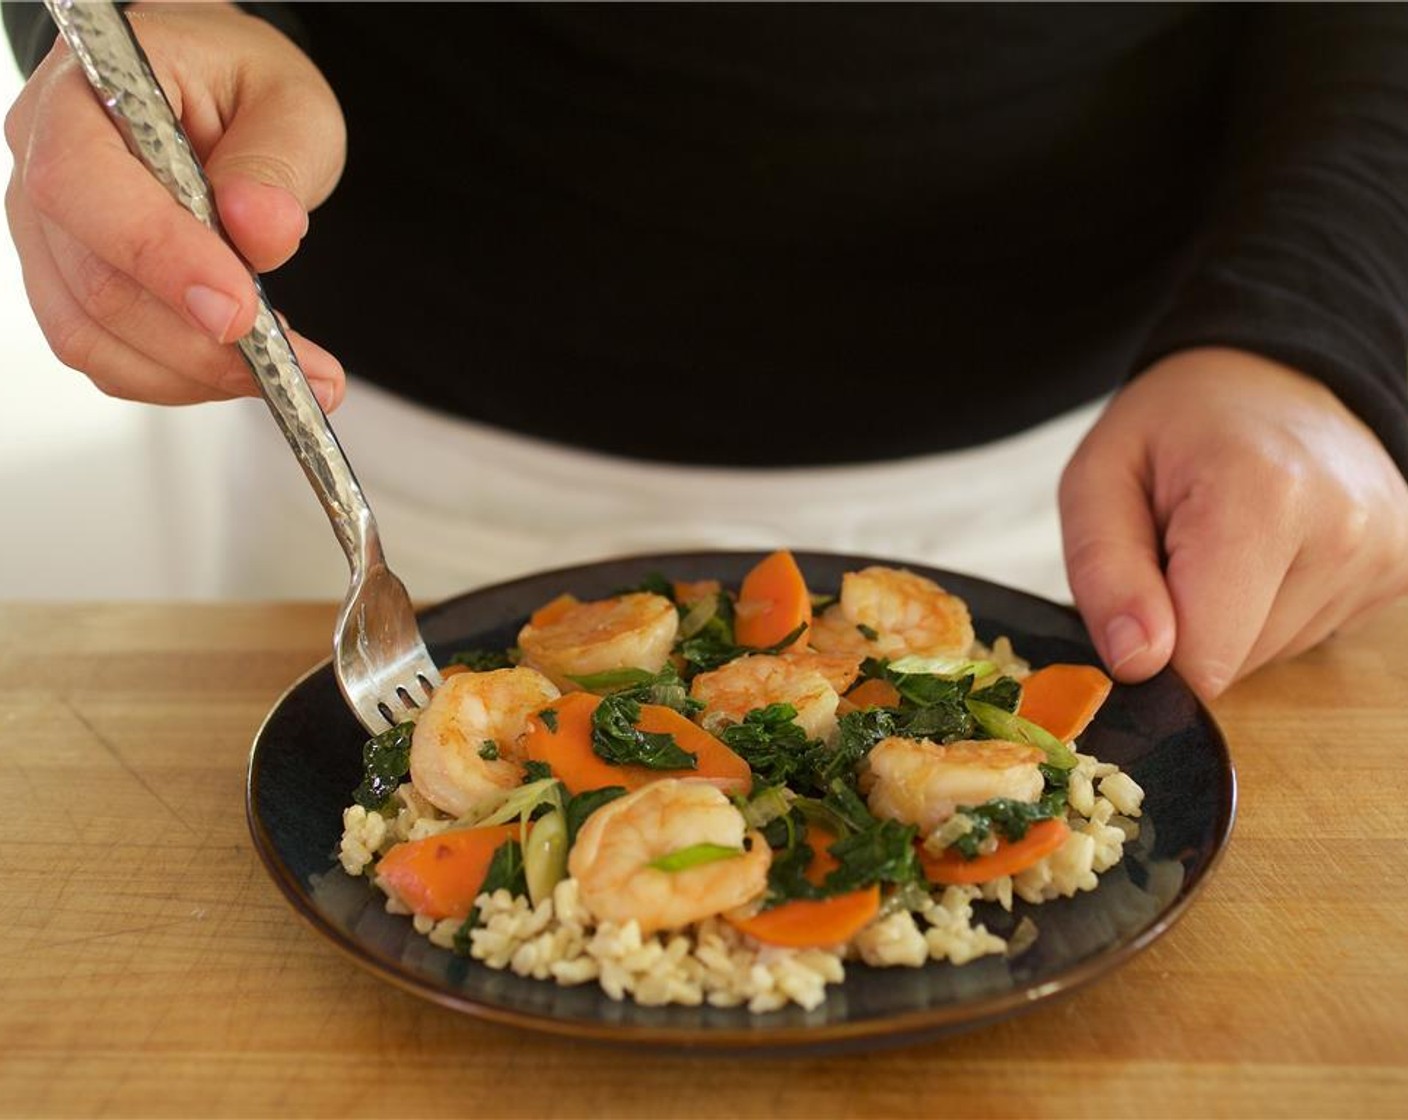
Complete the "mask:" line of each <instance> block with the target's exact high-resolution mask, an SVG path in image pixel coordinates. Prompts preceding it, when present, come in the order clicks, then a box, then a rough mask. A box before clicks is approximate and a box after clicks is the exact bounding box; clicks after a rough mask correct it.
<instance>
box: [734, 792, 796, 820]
mask: <svg viewBox="0 0 1408 1120" xmlns="http://www.w3.org/2000/svg"><path fill="white" fill-rule="evenodd" d="M737 804H738V811H739V812H740V813H742V814H743V820H744V821H745V822H746V823H747V825H748V827H749V828H762V827H764V826H765V825H768V824H770V823H771V822H773V821H775V820H777V818H778V817H783V816H786V815H787V813H788V811H789V810H790V809H791V808H792V797H791V795H790V794H789V792H788V790H787V787H786V786H767V787H766V788H764V789H761V790H759V791H758V792H757V793H755V794H754V795H753V796H752V797H750V798H746V799H745V798H739V800H738V802H737Z"/></svg>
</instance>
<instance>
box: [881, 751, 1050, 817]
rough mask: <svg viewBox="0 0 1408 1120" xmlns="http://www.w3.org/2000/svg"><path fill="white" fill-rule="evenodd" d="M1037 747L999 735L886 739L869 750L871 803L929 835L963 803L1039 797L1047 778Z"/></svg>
mask: <svg viewBox="0 0 1408 1120" xmlns="http://www.w3.org/2000/svg"><path fill="white" fill-rule="evenodd" d="M1045 758H1046V756H1045V754H1043V753H1042V751H1041V750H1040V749H1038V748H1037V747H1029V746H1026V745H1024V744H1022V743H1008V742H1004V741H1002V740H1000V739H983V740H972V739H965V740H962V741H960V742H957V743H947V744H945V745H943V746H940V745H939V744H937V743H931V742H929V740H927V739H897V738H891V739H882V740H881V741H880V742H879V743H877V744H875V746H874V747H873V748H871V751H870V755H869V760H868V761H869V767H870V769H869V774H868V776H867V779H866V780H867V782H869V793H868V795H867V798H866V800H867V803H868V804H869V805H870V811H871V812H872V813H874V814H875V815H876V816H877V817H885V818H891V819H893V820H898V821H903V822H904V823H905V824H916V825H918V826H919V830H920V833H921V834H922V835H924V836H927V835H928V834H929V833H931V832H933V831H934V829H936V828H938V826H939V825H941V824H943V822H944V821H946V820H948V818H949V817H951V816H953V813H954V810H956V809H957V808H958V806H960V805H981V804H982V803H983V802H984V801H991V800H992V799H993V798H994V797H1010V798H1012V799H1013V800H1014V801H1035V800H1036V799H1037V798H1038V797H1040V796H1041V791H1042V789H1043V788H1044V787H1045V781H1044V779H1043V778H1042V776H1041V771H1040V770H1039V769H1038V768H1037V767H1038V764H1039V763H1041V762H1042V761H1044V760H1045Z"/></svg>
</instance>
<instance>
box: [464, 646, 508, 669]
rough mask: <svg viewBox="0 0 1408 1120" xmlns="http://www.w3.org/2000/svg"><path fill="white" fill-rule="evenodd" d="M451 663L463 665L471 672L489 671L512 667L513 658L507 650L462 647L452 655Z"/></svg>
mask: <svg viewBox="0 0 1408 1120" xmlns="http://www.w3.org/2000/svg"><path fill="white" fill-rule="evenodd" d="M449 664H451V665H463V666H465V668H467V669H469V670H470V671H471V672H475V673H487V672H489V671H490V670H491V669H512V668H513V660H512V659H511V658H510V657H509V655H508V651H507V650H502V649H462V650H460V651H459V652H458V653H454V654H451V655H450V661H449Z"/></svg>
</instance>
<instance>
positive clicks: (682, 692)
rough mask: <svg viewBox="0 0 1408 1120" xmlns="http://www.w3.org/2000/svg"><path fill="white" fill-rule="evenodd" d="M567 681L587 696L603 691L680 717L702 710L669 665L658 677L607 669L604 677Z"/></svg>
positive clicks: (628, 670) (643, 672) (698, 702)
mask: <svg viewBox="0 0 1408 1120" xmlns="http://www.w3.org/2000/svg"><path fill="white" fill-rule="evenodd" d="M570 679H571V680H572V681H573V682H574V683H576V684H579V685H581V686H582V687H583V688H585V689H587V690H588V691H589V692H602V691H605V692H609V693H610V694H611V695H612V696H624V697H627V698H629V699H631V700H634V701H635V702H636V703H638V704H657V705H659V706H661V707H664V708H673V709H674V710H675V711H677V712H679V713H680V714H681V715H684V716H692V715H693V714H694V713H695V712H697V711H699V710H700V709H701V708H703V707H704V705H703V703H702V702H701V701H698V700H693V699H691V698H690V695H689V688H688V687H687V686H686V685H685V683H684V681H682V680H681V679H680V675H679V674H678V673H677V672H675V667H674V666H673V665H666V666H665V667H664V668H663V669H661V670H660V671H659V672H658V673H652V672H650V671H649V670H648V669H611V670H609V671H607V672H605V673H592V674H590V675H588V676H584V677H571V678H570ZM553 730H556V728H553Z"/></svg>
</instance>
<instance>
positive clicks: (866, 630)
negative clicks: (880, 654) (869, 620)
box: [856, 622, 880, 642]
mask: <svg viewBox="0 0 1408 1120" xmlns="http://www.w3.org/2000/svg"><path fill="white" fill-rule="evenodd" d="M856 629H857V630H859V631H860V636H861V637H862V638H864V639H865V640H866V641H867V642H873V641H875V639H876V638H878V637H880V631H878V630H876V629H875V627H873V626H867V625H866V624H865V623H863V622H857V623H856Z"/></svg>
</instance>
